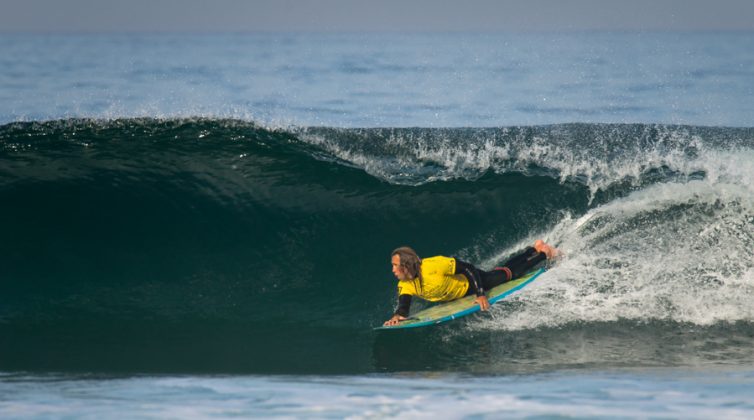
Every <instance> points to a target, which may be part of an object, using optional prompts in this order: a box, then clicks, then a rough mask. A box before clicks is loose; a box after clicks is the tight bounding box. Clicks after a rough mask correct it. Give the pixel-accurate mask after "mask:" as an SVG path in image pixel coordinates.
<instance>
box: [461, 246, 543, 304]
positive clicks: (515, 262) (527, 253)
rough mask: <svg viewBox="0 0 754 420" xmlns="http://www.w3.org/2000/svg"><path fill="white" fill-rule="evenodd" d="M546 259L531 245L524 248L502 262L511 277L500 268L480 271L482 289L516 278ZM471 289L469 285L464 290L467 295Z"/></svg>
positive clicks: (472, 292)
mask: <svg viewBox="0 0 754 420" xmlns="http://www.w3.org/2000/svg"><path fill="white" fill-rule="evenodd" d="M546 259H547V256H546V255H545V254H544V253H541V252H537V251H536V250H535V249H534V248H531V247H529V248H526V249H525V250H523V252H521V253H520V254H518V255H515V256H513V257H511V258H510V259H509V260H508V261H506V262H505V264H503V267H505V268H507V269H508V270H510V273H511V278H508V273H507V272H506V270H504V269H501V268H498V269H495V270H492V271H481V273H480V274H481V275H480V277H481V281H482V287H484V290H490V289H492V288H493V287H495V286H500V285H501V284H503V283H505V282H508V281H510V280H512V279H517V278H519V277H521V276H523V275H524V274H526V273H528V272H529V271H531V269H532V268H534V267H536V266H537V265H538V264H539V263H541V262H542V261H545V260H546ZM471 289H472V287H469V291H468V292H466V295H467V296H468V295H472V294H474V292H475V291H474V290H471Z"/></svg>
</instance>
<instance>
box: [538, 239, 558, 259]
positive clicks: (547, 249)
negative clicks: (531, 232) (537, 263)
mask: <svg viewBox="0 0 754 420" xmlns="http://www.w3.org/2000/svg"><path fill="white" fill-rule="evenodd" d="M534 249H535V250H536V251H537V252H541V253H543V254H545V255H546V256H547V259H548V260H551V259H553V258H555V257H557V256H559V255H560V251H558V249H557V248H555V247H553V246H552V245H548V244H546V243H545V241H543V240H541V239H537V240H536V241H534Z"/></svg>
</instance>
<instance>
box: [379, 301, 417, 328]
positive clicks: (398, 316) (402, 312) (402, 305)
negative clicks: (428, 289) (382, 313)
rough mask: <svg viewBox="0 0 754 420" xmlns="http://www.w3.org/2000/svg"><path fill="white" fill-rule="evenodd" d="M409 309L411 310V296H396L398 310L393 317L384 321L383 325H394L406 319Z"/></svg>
mask: <svg viewBox="0 0 754 420" xmlns="http://www.w3.org/2000/svg"><path fill="white" fill-rule="evenodd" d="M409 309H411V295H400V296H398V308H397V309H396V310H395V313H393V317H392V318H390V319H388V320H387V321H385V323H384V324H383V325H386V326H387V325H396V324H398V323H399V322H401V321H403V320H406V319H408V312H409Z"/></svg>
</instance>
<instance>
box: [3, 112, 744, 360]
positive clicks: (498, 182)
mask: <svg viewBox="0 0 754 420" xmlns="http://www.w3.org/2000/svg"><path fill="white" fill-rule="evenodd" d="M753 139H754V129H750V128H709V127H693V126H666V125H642V124H634V125H623V124H564V125H551V126H525V127H501V128H447V129H433V128H374V129H336V128H319V127H317V128H314V127H310V128H298V127H290V128H286V129H271V128H266V127H263V126H260V125H258V124H255V123H253V122H245V121H238V120H216V119H169V120H160V119H120V120H87V119H72V120H60V121H50V122H28V123H11V124H7V125H4V126H2V127H0V203H2V205H1V206H0V226H2V231H3V232H4V238H5V240H4V241H0V336H2V337H3V338H4V340H3V343H2V345H0V370H72V371H76V370H83V371H116V372H117V371H127V372H133V371H137V372H262V373H264V372H289V373H307V372H325V373H354V372H372V371H382V370H399V371H400V370H408V371H412V370H424V369H435V370H461V371H475V370H484V371H490V370H492V371H510V370H520V369H524V370H527V369H528V370H532V369H534V370H537V369H551V368H563V367H572V366H603V365H604V366H615V364H616V360H619V361H620V363H619V364H621V365H623V364H624V365H626V366H646V365H651V366H653V365H661V366H667V365H689V364H693V365H698V364H705V363H711V364H715V363H727V362H731V363H742V362H745V363H752V362H754V352H752V351H751V350H750V349H751V348H752V344H754V339H753V338H752V337H754V309H752V306H751V305H750V302H751V301H752V298H754V278H753V276H754V274H753V273H754V271H753V270H752V267H753V266H754V258H753V257H754V229H752V227H754V187H752V185H754V183H752V181H754V163H752V162H754V149H753V148H752V146H751V145H752V140H753ZM536 237H544V238H546V239H547V240H549V241H552V242H554V243H556V244H557V245H558V246H560V247H561V249H562V250H563V251H564V252H565V253H566V257H565V258H564V259H563V261H561V262H560V264H558V265H557V266H556V267H554V268H553V269H552V270H550V271H549V272H547V273H546V274H545V275H543V276H542V278H541V280H540V281H538V282H536V283H535V284H533V285H532V286H530V287H528V288H527V289H526V291H525V293H521V294H520V295H518V296H517V297H516V298H514V299H512V300H510V301H508V302H506V303H504V304H501V305H496V306H495V308H493V311H492V312H491V314H490V316H479V317H476V318H471V319H469V320H467V321H462V322H457V323H455V324H451V325H449V326H447V327H440V328H434V329H429V330H425V331H415V332H409V333H401V334H393V335H388V334H380V335H377V334H374V333H373V332H372V331H371V327H373V326H375V325H378V324H379V323H381V322H382V321H383V320H384V319H385V318H386V317H387V316H388V315H389V314H390V313H391V311H392V305H393V300H394V288H395V280H394V279H393V278H392V275H391V273H390V267H389V263H388V260H389V252H390V251H391V250H392V249H393V248H395V247H397V246H399V245H404V244H409V245H411V246H413V247H414V248H415V249H417V250H418V251H419V253H420V254H421V255H425V256H430V255H436V254H445V255H455V256H458V257H460V258H463V259H466V260H468V261H470V262H473V263H476V264H478V265H480V266H481V267H484V268H490V267H491V266H493V265H494V264H496V263H498V262H500V261H501V260H503V259H504V258H505V257H506V256H507V255H509V254H510V253H512V252H514V251H516V249H518V248H520V247H522V246H524V245H525V244H527V243H529V242H531V241H532V240H533V239H534V238H536ZM637 341H641V342H642V343H644V346H643V347H642V349H643V350H638V349H636V348H634V347H633V344H632V343H635V342H637ZM408 343H412V344H410V345H409V344H408ZM480 343H481V345H480ZM427 349H432V350H431V351H428V350H427ZM626 349H632V351H630V352H629V351H627V350H626ZM396 355H398V356H396ZM516 362H520V363H516ZM521 366H526V367H521Z"/></svg>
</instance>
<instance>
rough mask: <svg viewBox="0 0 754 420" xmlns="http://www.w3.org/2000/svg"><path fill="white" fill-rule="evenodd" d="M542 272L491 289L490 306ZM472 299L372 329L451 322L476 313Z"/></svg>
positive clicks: (443, 305)
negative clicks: (395, 323)
mask: <svg viewBox="0 0 754 420" xmlns="http://www.w3.org/2000/svg"><path fill="white" fill-rule="evenodd" d="M544 272H545V268H540V269H538V270H536V271H532V272H531V273H529V274H526V275H524V276H522V277H519V278H517V279H515V280H511V281H509V282H507V283H503V284H501V285H500V286H497V287H493V288H492V289H491V290H489V291H488V292H487V293H486V295H487V299H488V300H489V301H490V305H492V304H494V303H495V302H497V301H500V300H502V299H504V298H506V297H507V296H510V295H512V294H513V293H516V292H517V291H519V290H521V289H523V288H524V287H525V286H526V285H527V284H529V283H531V282H533V281H534V280H535V279H536V278H537V277H539V276H540V275H541V274H542V273H544ZM474 299H476V296H466V297H463V298H461V299H456V300H454V301H452V302H447V303H441V304H439V305H435V306H432V307H431V308H427V309H424V310H422V311H419V312H417V313H415V314H413V315H412V316H411V317H409V318H408V319H407V320H405V321H401V323H399V324H397V325H391V326H389V327H386V326H380V327H376V328H374V329H375V330H396V329H403V328H418V327H426V326H429V325H437V324H442V323H443V322H448V321H452V320H454V319H458V318H462V317H464V316H466V315H470V314H473V313H474V312H478V311H479V310H480V308H479V305H477V304H476V303H474Z"/></svg>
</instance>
